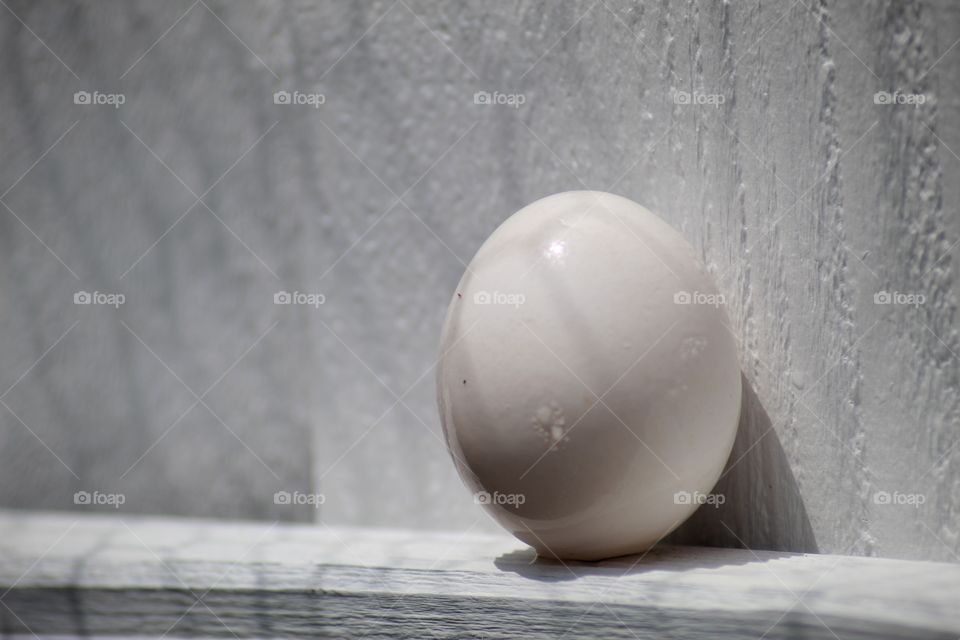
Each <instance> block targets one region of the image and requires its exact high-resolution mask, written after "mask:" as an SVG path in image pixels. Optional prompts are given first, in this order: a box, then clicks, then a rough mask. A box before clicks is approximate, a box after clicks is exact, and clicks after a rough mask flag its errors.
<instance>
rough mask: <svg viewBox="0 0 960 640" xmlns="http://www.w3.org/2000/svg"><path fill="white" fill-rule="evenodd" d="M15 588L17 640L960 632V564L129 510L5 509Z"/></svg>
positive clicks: (1, 580)
mask: <svg viewBox="0 0 960 640" xmlns="http://www.w3.org/2000/svg"><path fill="white" fill-rule="evenodd" d="M0 592H2V593H3V595H2V596H0V605H2V606H0V624H2V625H3V626H2V628H3V630H4V632H5V633H7V634H31V633H33V634H38V635H40V634H56V635H119V634H122V635H139V636H144V635H147V636H160V635H162V634H166V635H167V637H191V636H199V635H203V636H222V637H233V636H237V637H242V638H245V637H289V636H311V637H317V636H320V637H337V638H343V637H369V638H375V637H412V638H425V637H426V638H429V637H438V638H448V637H449V638H469V637H473V638H518V637H524V638H528V637H533V638H561V637H563V638H571V639H572V638H596V637H600V638H710V639H713V640H715V639H723V638H752V639H756V638H759V637H761V636H762V637H764V638H825V639H837V638H839V639H841V640H847V639H854V638H857V639H859V638H911V639H926V638H938V639H950V640H957V639H958V637H960V565H952V564H938V563H931V562H909V561H902V560H885V559H878V558H857V557H845V556H829V555H804V554H790V553H777V552H769V551H757V552H752V551H747V550H739V549H708V548H700V547H657V548H655V549H654V550H653V551H651V552H650V553H648V554H647V555H646V556H644V557H643V558H638V557H626V558H618V559H615V560H609V561H605V562H599V563H567V564H562V563H559V562H555V561H545V560H537V559H535V558H534V556H533V554H532V552H531V551H530V550H528V549H526V548H525V547H524V546H523V545H522V544H521V543H519V542H517V541H515V540H513V539H512V538H509V537H506V536H502V537H501V536H477V535H457V534H445V533H435V532H422V531H394V530H379V529H347V528H330V527H326V526H324V525H310V526H304V525H289V524H275V525H270V524H259V523H257V524H251V523H228V522H219V521H203V520H192V519H191V520H188V519H174V518H157V517H131V516H127V515H123V516H121V515H116V516H113V515H86V514H80V515H77V514H72V513H69V514H65V513H58V514H54V513H32V512H15V511H0ZM764 634H765V635H764Z"/></svg>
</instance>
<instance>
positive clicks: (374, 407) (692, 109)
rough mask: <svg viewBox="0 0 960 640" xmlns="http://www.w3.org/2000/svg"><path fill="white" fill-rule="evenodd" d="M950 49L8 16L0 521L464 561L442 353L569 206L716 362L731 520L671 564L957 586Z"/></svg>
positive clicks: (509, 15) (27, 11)
mask: <svg viewBox="0 0 960 640" xmlns="http://www.w3.org/2000/svg"><path fill="white" fill-rule="evenodd" d="M958 39H960V6H958V5H956V4H955V3H952V2H948V1H947V0H926V1H919V0H918V1H912V2H907V1H904V2H890V1H887V2H881V1H869V2H858V3H838V2H832V1H831V2H826V1H820V2H816V1H814V0H796V1H791V0H783V1H778V2H764V3H760V2H749V3H748V2H732V3H720V2H697V1H681V2H657V3H653V2H638V1H636V0H596V1H590V0H587V1H577V2H565V3H544V2H532V1H525V0H524V1H516V2H497V3H490V2H472V3H443V4H441V3H434V2H427V1H423V0H396V1H391V0H387V1H383V2H381V1H374V2H364V3H335V2H289V3H281V2H247V3H227V2H222V1H214V0H196V1H195V2H191V0H183V1H179V2H167V3H148V2H120V1H100V2H66V3H54V2H29V1H26V0H4V2H3V7H2V8H0V50H2V55H0V73H2V78H3V81H4V82H3V85H4V88H3V90H2V91H0V114H2V116H3V117H2V126H0V144H2V149H3V162H2V164H0V193H2V196H0V202H2V204H3V207H2V208H0V243H2V246H0V279H2V280H0V282H2V284H0V363H2V367H0V394H2V395H0V400H2V404H0V504H2V505H4V506H8V507H19V508H30V509H39V508H42V509H78V510H89V509H92V508H101V509H105V510H111V509H113V508H114V507H113V506H112V505H109V504H104V505H100V506H95V505H90V504H82V503H83V502H84V499H83V498H80V499H79V500H75V497H74V496H75V494H76V492H78V491H79V492H87V493H90V494H91V495H92V494H93V492H97V491H99V492H101V493H102V494H122V495H123V496H124V504H123V505H122V506H120V509H121V510H122V511H123V512H127V513H140V512H143V513H169V514H189V515H202V516H214V517H223V518H260V519H270V520H273V519H281V520H318V521H320V522H323V523H326V524H353V525H374V526H412V527H428V528H443V529H453V530H471V529H472V530H474V531H481V530H486V531H494V530H496V527H495V525H494V524H493V523H492V522H491V521H490V520H489V519H488V518H487V517H486V516H484V515H483V514H482V513H481V511H480V509H479V508H478V507H477V506H476V505H474V504H473V500H472V497H471V496H470V494H469V493H468V492H467V490H466V489H464V488H463V486H462V485H461V483H460V481H459V479H458V478H457V477H456V475H455V473H454V470H453V465H452V464H451V462H450V460H449V458H448V455H447V453H446V451H445V447H444V444H443V438H442V433H441V431H440V428H439V422H438V418H437V415H436V410H435V406H434V380H433V373H434V372H433V365H434V363H435V360H436V357H437V355H438V353H437V342H438V336H439V330H440V324H441V321H442V318H443V315H444V313H445V307H446V304H447V302H448V301H449V298H450V296H451V295H452V292H453V289H454V287H455V286H456V283H457V281H458V279H459V277H460V274H461V273H462V271H463V268H464V264H465V263H466V262H468V261H469V259H470V258H471V256H472V255H473V253H474V252H475V251H476V249H477V248H478V247H479V245H480V243H481V242H482V241H483V240H484V239H485V237H486V236H487V235H488V234H489V233H490V232H491V231H492V230H493V229H494V228H496V226H497V225H498V224H499V223H500V222H502V221H503V220H504V219H505V218H506V217H507V216H509V215H510V214H511V213H513V212H514V211H516V210H517V209H519V208H520V207H522V206H523V205H525V204H528V203H529V202H531V201H533V200H535V199H538V198H540V197H543V196H546V195H549V194H551V193H554V192H558V191H565V190H571V189H583V188H589V189H599V190H607V191H613V192H615V193H618V194H621V195H624V196H626V197H629V198H632V199H634V200H637V201H638V202H640V203H643V204H644V205H646V206H647V207H649V208H651V209H653V210H655V211H657V212H659V213H660V214H661V215H662V216H663V217H664V218H665V219H666V220H668V221H669V222H670V223H671V224H672V225H673V226H674V227H676V228H677V229H678V230H680V231H681V232H682V233H683V234H684V235H685V236H686V237H687V238H688V239H689V241H690V242H691V243H693V245H694V246H695V247H696V248H697V249H698V251H699V252H700V254H701V256H702V258H703V260H704V261H705V263H706V264H707V265H708V267H709V269H710V270H711V271H712V272H713V273H714V274H715V277H716V279H717V282H718V284H719V286H720V289H721V291H722V292H723V293H724V294H725V295H726V297H727V300H728V310H729V314H730V317H731V321H732V323H733V329H734V331H735V333H736V335H737V337H738V340H739V343H740V346H741V358H742V366H743V372H744V377H745V381H746V387H747V389H746V390H745V412H744V417H743V420H742V424H741V434H740V438H739V439H738V443H737V447H736V449H735V451H734V455H733V456H732V457H731V462H730V465H731V466H730V473H729V474H728V475H727V476H726V477H725V478H724V480H723V481H722V482H721V486H720V488H718V491H719V490H721V489H722V490H723V491H725V492H727V493H728V494H730V498H729V499H728V501H727V502H726V503H725V504H724V506H723V507H722V509H720V510H714V511H713V512H708V511H706V510H705V509H702V510H701V512H700V513H698V514H697V516H696V517H695V518H694V520H692V521H691V522H690V523H688V525H687V526H686V527H685V528H684V529H683V530H682V531H680V532H679V533H678V534H677V535H676V536H675V538H676V539H678V540H682V541H693V542H705V543H709V544H731V545H735V546H736V545H741V544H747V545H749V546H752V547H766V548H785V549H792V550H814V549H818V550H819V551H822V552H833V553H852V554H868V555H869V554H876V555H884V556H894V557H906V558H928V559H937V560H946V561H956V560H957V559H958V558H957V554H958V553H960V459H958V455H960V454H958V452H960V408H958V402H960V398H958V394H960V356H958V354H960V336H958V332H957V302H958V294H960V290H958V285H957V255H958V252H960V249H957V245H956V243H957V242H958V241H960V217H958V215H957V207H958V203H960V180H958V179H957V178H958V170H960V158H958V157H957V153H956V152H960V46H958V44H957V41H958ZM277 92H280V93H277ZM878 92H881V93H880V94H879V95H878ZM882 92H886V93H882ZM638 250H640V249H639V247H638ZM84 292H86V293H87V294H90V297H89V301H90V302H91V304H82V303H83V302H85V301H86V300H87V299H88V298H86V297H84V295H83V293H84ZM885 292H886V294H889V295H885ZM95 293H96V294H97V295H93V294H95ZM284 293H288V294H290V299H291V301H292V302H293V304H277V303H276V302H284V301H285V300H286V297H285V296H284ZM78 294H80V295H79V297H77V296H78ZM293 294H299V295H293ZM120 295H122V296H123V297H122V298H120V297H119V296H120ZM111 296H112V297H111ZM275 296H278V297H277V298H276V301H275ZM311 296H312V297H311ZM75 297H76V300H75ZM121 302H122V304H121ZM298 302H300V303H303V304H297V303H298ZM321 302H322V304H320V303H321ZM278 491H280V492H287V493H289V494H291V495H293V494H294V493H295V492H301V493H304V494H309V493H317V492H319V493H322V494H323V504H322V505H321V506H320V507H319V508H315V507H314V506H313V505H309V504H306V505H288V504H283V503H282V502H283V500H279V501H278V500H276V499H275V494H276V492H278ZM81 495H82V494H81ZM885 496H886V497H885ZM77 501H79V502H80V503H81V504H77ZM93 501H95V499H94V500H93ZM278 502H280V503H279V504H278Z"/></svg>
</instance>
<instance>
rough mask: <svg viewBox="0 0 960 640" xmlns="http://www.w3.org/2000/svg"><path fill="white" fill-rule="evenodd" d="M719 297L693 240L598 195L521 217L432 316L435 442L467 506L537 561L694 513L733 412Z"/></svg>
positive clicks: (657, 529) (705, 497)
mask: <svg viewBox="0 0 960 640" xmlns="http://www.w3.org/2000/svg"><path fill="white" fill-rule="evenodd" d="M725 302H726V301H725V299H724V297H723V296H722V295H721V294H720V293H719V292H718V290H717V288H716V287H715V285H714V284H713V282H712V281H711V278H710V277H709V275H708V274H707V272H706V270H705V268H704V267H703V265H702V264H701V262H700V261H699V260H698V259H697V257H696V254H695V252H694V250H693V248H692V247H691V246H690V244H689V243H688V242H687V241H686V240H685V239H684V238H683V237H682V236H681V235H680V234H679V233H677V232H676V231H675V230H674V229H673V228H672V227H670V226H669V225H668V224H667V223H666V222H664V221H663V220H661V219H660V218H659V217H657V216H656V215H654V214H653V213H651V212H650V211H648V210H647V209H645V208H643V207H642V206H640V205H639V204H637V203H635V202H633V201H631V200H628V199H626V198H623V197H620V196H616V195H613V194H610V193H603V192H598V191H571V192H566V193H559V194H556V195H552V196H549V197H546V198H543V199H541V200H538V201H536V202H534V203H533V204H531V205H529V206H527V207H524V208H523V209H521V210H520V211H518V212H517V213H515V214H514V215H512V216H511V217H509V218H508V219H507V220H506V221H505V222H503V224H501V225H500V226H499V227H498V228H497V229H496V230H495V231H494V232H493V234H492V235H491V236H490V237H489V238H488V239H487V240H486V241H485V242H484V243H483V245H482V246H481V247H480V249H479V250H478V251H477V254H476V255H475V256H474V258H473V260H472V261H471V262H470V264H469V266H468V267H467V269H466V272H465V273H464V275H463V277H462V279H461V280H460V283H459V285H458V286H457V289H456V292H455V293H454V295H453V297H452V300H451V302H450V306H449V309H448V311H447V316H446V320H445V323H444V326H443V331H442V336H441V345H440V347H441V355H440V360H439V363H438V367H437V395H438V404H439V410H440V417H441V421H442V424H443V430H444V435H445V439H446V443H447V446H448V449H449V451H450V454H451V456H452V458H453V461H454V464H455V465H456V468H457V470H458V472H459V474H460V476H461V477H462V478H463V480H464V482H465V484H466V485H467V487H468V488H469V489H470V490H471V491H472V492H473V493H474V500H475V501H476V502H477V503H479V504H481V505H482V507H483V508H484V509H486V510H487V511H488V512H489V514H490V515H491V516H492V517H493V518H494V520H496V521H497V522H498V523H499V524H500V525H501V526H503V527H504V528H505V529H506V530H508V531H509V532H510V533H512V534H513V535H514V536H516V537H517V538H519V539H520V540H522V541H523V542H525V543H527V544H528V545H530V546H532V547H534V549H536V551H537V552H538V554H540V555H542V556H547V557H552V558H559V559H572V560H598V559H602V558H609V557H613V556H620V555H626V554H632V553H638V552H641V551H644V550H646V549H648V548H649V547H650V546H652V545H654V544H656V542H658V541H659V540H660V539H662V538H663V537H664V536H665V535H666V534H668V533H669V532H670V531H671V530H673V529H675V528H676V527H677V526H679V525H680V524H681V523H682V522H683V521H684V520H685V519H686V518H688V517H689V516H690V515H691V514H692V513H693V512H694V511H695V510H696V508H697V507H698V506H700V505H701V504H704V503H706V502H710V503H711V504H716V503H717V502H722V501H720V500H718V497H717V496H712V495H711V494H710V491H711V489H712V488H713V486H714V485H715V484H716V482H717V479H718V478H719V477H720V474H721V472H722V470H723V468H724V466H725V464H726V462H727V459H728V457H729V455H730V450H731V448H732V446H733V441H734V437H735V436H736V431H737V425H738V422H739V415H740V400H741V381H740V367H739V362H738V357H737V349H736V343H735V341H734V339H733V334H732V333H731V331H730V329H729V320H728V318H727V315H726V311H725V308H724V305H725Z"/></svg>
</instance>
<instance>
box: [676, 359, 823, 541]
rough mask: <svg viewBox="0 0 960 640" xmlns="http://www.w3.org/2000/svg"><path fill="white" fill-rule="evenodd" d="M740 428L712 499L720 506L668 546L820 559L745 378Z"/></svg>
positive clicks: (704, 511) (697, 516) (706, 508)
mask: <svg viewBox="0 0 960 640" xmlns="http://www.w3.org/2000/svg"><path fill="white" fill-rule="evenodd" d="M740 378H741V381H742V383H743V385H742V386H743V396H742V399H741V409H740V425H739V426H738V428H737V438H736V440H735V441H734V443H733V450H732V451H731V452H730V459H729V460H728V461H727V466H726V469H725V470H724V472H723V475H721V476H720V480H719V482H717V486H716V487H714V489H713V493H714V494H718V495H723V496H724V498H725V501H724V503H723V504H722V505H719V506H716V507H715V506H713V505H703V506H701V507H700V508H699V509H697V511H696V512H695V513H694V514H693V515H692V516H691V517H690V518H689V519H688V520H687V521H686V522H684V523H683V524H682V525H680V526H679V527H678V528H677V530H676V531H674V532H673V533H671V534H670V535H669V536H667V537H666V538H665V539H664V542H665V543H667V544H679V545H698V546H707V547H733V548H742V547H747V548H748V549H755V550H756V549H766V550H772V551H790V552H795V553H817V542H816V539H815V537H814V534H813V528H812V527H811V526H810V519H809V518H808V517H807V509H806V507H805V506H804V504H803V498H802V497H801V496H800V489H799V487H798V486H797V481H796V479H795V478H794V475H793V471H792V470H791V469H790V463H789V462H788V461H787V456H786V454H785V453H784V451H783V447H782V446H781V444H780V438H779V436H778V435H777V432H776V429H773V427H772V424H771V422H770V416H768V415H767V412H766V410H765V409H764V408H763V405H761V404H760V399H759V398H757V394H756V393H754V391H753V388H752V387H751V386H750V383H749V382H748V381H747V378H746V376H744V375H742V374H741V376H740Z"/></svg>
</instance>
